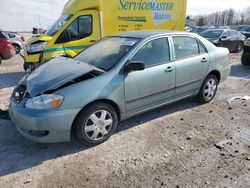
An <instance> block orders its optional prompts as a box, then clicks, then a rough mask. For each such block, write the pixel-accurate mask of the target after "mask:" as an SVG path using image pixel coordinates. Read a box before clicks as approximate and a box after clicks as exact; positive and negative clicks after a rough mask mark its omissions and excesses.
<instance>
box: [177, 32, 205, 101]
mask: <svg viewBox="0 0 250 188" xmlns="http://www.w3.org/2000/svg"><path fill="white" fill-rule="evenodd" d="M172 41H173V47H174V51H175V66H176V90H175V98H176V99H178V98H182V97H187V96H192V95H193V94H194V92H195V91H196V90H197V89H199V87H200V85H201V83H202V82H203V80H204V77H205V75H206V73H207V70H208V66H209V55H208V53H207V50H206V48H205V47H204V45H203V44H202V43H201V42H199V41H198V40H197V39H196V38H193V37H191V36H173V37H172Z"/></svg>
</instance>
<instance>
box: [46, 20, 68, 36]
mask: <svg viewBox="0 0 250 188" xmlns="http://www.w3.org/2000/svg"><path fill="white" fill-rule="evenodd" d="M71 17H72V15H62V16H61V17H60V18H59V19H58V20H57V21H56V22H55V23H54V24H53V25H52V26H51V27H50V28H49V29H48V31H47V32H46V34H47V35H49V36H53V35H54V34H56V33H57V31H59V30H60V29H61V28H62V27H63V26H64V25H65V24H66V23H67V22H68V21H69V19H70V18H71Z"/></svg>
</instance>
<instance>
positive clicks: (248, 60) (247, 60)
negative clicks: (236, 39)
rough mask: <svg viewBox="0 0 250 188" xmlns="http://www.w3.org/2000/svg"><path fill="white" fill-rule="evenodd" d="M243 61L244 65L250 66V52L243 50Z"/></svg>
mask: <svg viewBox="0 0 250 188" xmlns="http://www.w3.org/2000/svg"><path fill="white" fill-rule="evenodd" d="M241 63H242V65H244V66H250V53H246V52H243V54H242V57H241Z"/></svg>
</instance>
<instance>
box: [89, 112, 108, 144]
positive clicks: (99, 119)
mask: <svg viewBox="0 0 250 188" xmlns="http://www.w3.org/2000/svg"><path fill="white" fill-rule="evenodd" d="M112 124H113V119H112V116H111V115H110V113H109V112H108V111H106V110H100V111H96V112H94V113H92V114H91V115H90V116H89V117H88V119H87V121H86V123H85V126H84V132H85V135H86V136H87V137H88V139H90V140H94V141H99V140H101V139H103V138H104V137H105V136H106V135H108V134H109V132H110V131H111V128H112Z"/></svg>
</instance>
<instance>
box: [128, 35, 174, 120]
mask: <svg viewBox="0 0 250 188" xmlns="http://www.w3.org/2000/svg"><path fill="white" fill-rule="evenodd" d="M131 61H140V62H143V63H144V64H145V67H146V68H145V70H143V71H136V72H130V73H128V74H127V75H124V87H125V100H126V101H125V102H126V109H127V115H128V116H131V115H135V114H138V113H140V112H143V111H146V110H149V109H150V108H153V107H156V106H160V105H162V104H164V103H166V102H168V101H170V100H173V98H174V87H175V64H174V63H173V62H170V52H169V42H168V39H167V38H166V37H165V38H160V39H154V40H152V41H150V42H147V43H146V44H145V45H143V46H142V47H141V48H140V49H139V50H138V51H137V53H136V54H135V55H134V56H133V57H132V58H131Z"/></svg>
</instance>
